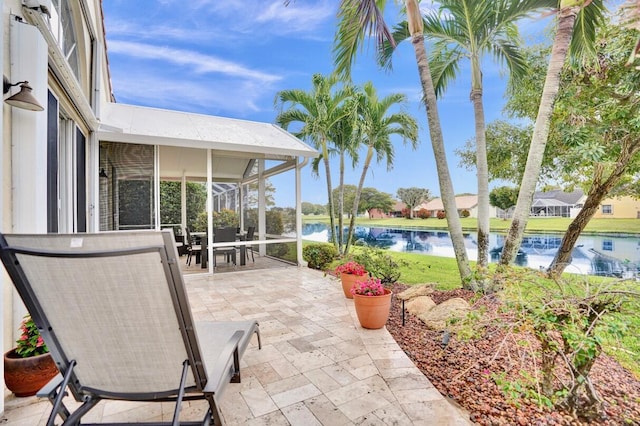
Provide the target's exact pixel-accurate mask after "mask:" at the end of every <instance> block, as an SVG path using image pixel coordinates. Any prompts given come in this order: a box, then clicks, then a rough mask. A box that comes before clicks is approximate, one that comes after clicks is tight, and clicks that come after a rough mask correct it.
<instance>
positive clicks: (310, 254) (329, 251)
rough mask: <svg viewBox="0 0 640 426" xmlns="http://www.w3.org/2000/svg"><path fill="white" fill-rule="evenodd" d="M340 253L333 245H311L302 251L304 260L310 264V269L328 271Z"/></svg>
mask: <svg viewBox="0 0 640 426" xmlns="http://www.w3.org/2000/svg"><path fill="white" fill-rule="evenodd" d="M337 256H338V252H337V250H336V248H335V247H334V246H332V245H331V244H322V243H317V244H309V245H308V246H305V247H304V248H303V249H302V258H303V259H304V260H306V261H307V262H308V263H309V268H312V269H320V270H324V269H326V267H327V265H328V264H330V263H331V262H333V260H334V259H335V258H336V257H337Z"/></svg>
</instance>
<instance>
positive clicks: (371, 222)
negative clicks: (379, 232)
mask: <svg viewBox="0 0 640 426" xmlns="http://www.w3.org/2000/svg"><path fill="white" fill-rule="evenodd" d="M302 220H303V221H304V222H308V223H312V222H328V221H329V217H328V216H309V215H307V216H302ZM572 220H573V219H571V218H568V217H545V218H541V217H532V218H530V219H529V221H528V222H527V228H526V232H531V233H533V232H565V231H566V230H567V228H568V226H569V224H570V223H571V221H572ZM460 222H461V224H462V229H464V230H465V231H474V230H475V229H476V227H477V220H476V219H475V218H461V219H460ZM356 224H357V225H358V226H376V225H377V226H383V227H388V228H394V227H398V228H424V229H447V220H446V219H442V220H441V219H435V218H429V219H405V218H389V219H368V218H365V217H358V218H357V220H356ZM510 225H511V221H510V220H502V219H495V218H493V219H491V230H492V231H495V232H506V231H508V230H509V226H510ZM583 233H612V234H616V233H624V234H640V220H638V219H591V220H590V221H589V223H588V224H587V227H586V228H585V230H584V231H583Z"/></svg>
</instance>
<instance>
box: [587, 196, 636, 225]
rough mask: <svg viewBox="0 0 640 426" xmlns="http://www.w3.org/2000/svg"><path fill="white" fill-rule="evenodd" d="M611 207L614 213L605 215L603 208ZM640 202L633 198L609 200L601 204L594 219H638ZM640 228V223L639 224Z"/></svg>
mask: <svg viewBox="0 0 640 426" xmlns="http://www.w3.org/2000/svg"><path fill="white" fill-rule="evenodd" d="M603 205H611V207H612V213H611V214H603V213H602V206H603ZM639 215H640V200H638V199H635V198H632V197H620V198H607V199H606V200H604V201H603V202H602V203H600V208H598V212H597V213H596V214H595V215H594V216H593V217H594V218H615V219H638V218H640V216H639ZM638 227H640V222H639V223H638Z"/></svg>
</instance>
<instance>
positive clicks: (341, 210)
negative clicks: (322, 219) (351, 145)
mask: <svg viewBox="0 0 640 426" xmlns="http://www.w3.org/2000/svg"><path fill="white" fill-rule="evenodd" d="M338 214H339V216H338V254H339V255H342V242H343V241H344V239H343V237H344V235H343V233H344V231H343V223H342V221H343V219H344V151H343V152H341V153H340V194H339V198H338Z"/></svg>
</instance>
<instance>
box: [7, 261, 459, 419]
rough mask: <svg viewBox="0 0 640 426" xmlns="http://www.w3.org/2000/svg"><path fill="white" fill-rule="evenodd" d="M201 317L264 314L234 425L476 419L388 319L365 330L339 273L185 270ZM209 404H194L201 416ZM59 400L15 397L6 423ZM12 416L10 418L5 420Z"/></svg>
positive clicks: (236, 387) (118, 406) (229, 403)
mask: <svg viewBox="0 0 640 426" xmlns="http://www.w3.org/2000/svg"><path fill="white" fill-rule="evenodd" d="M185 281H186V283H187V289H188V293H189V299H190V301H191V304H192V309H193V316H194V319H195V320H236V319H237V320H240V319H254V318H255V319H257V320H258V321H259V322H260V329H261V333H262V342H263V348H262V350H260V351H259V350H258V348H257V343H256V341H255V338H254V341H253V342H252V344H251V346H250V347H249V348H248V349H247V351H246V353H245V355H244V357H243V360H242V383H240V384H230V385H229V386H228V387H227V390H226V392H225V394H224V396H223V399H222V400H223V402H222V411H223V415H224V417H225V420H226V422H227V423H228V424H232V425H288V424H291V425H304V426H308V425H331V426H334V425H351V424H366V425H390V424H394V425H412V424H415V425H437V426H441V425H467V424H470V422H469V421H468V420H467V419H466V418H465V417H464V415H462V414H461V413H460V412H458V411H457V410H456V409H454V408H453V407H452V406H451V405H450V404H449V403H448V402H447V401H446V400H445V399H444V398H443V396H442V395H440V393H439V392H438V391H437V390H436V389H435V388H434V387H433V386H432V385H431V383H430V382H429V380H427V378H426V377H425V376H424V375H422V374H421V372H420V371H419V370H418V369H417V368H416V367H415V365H414V364H413V363H412V362H411V361H410V360H409V358H407V356H406V355H405V353H404V352H403V351H402V350H401V349H400V348H399V347H398V346H397V344H396V342H395V341H394V340H393V338H392V337H391V335H390V334H389V333H388V332H387V330H386V329H381V330H365V329H363V328H361V327H360V326H359V324H358V319H357V317H356V314H355V310H354V308H353V301H352V300H350V299H346V298H345V297H344V295H343V294H342V290H341V286H340V284H339V282H338V281H337V280H335V279H333V278H331V277H327V276H324V275H323V274H322V273H321V272H317V271H313V270H310V269H307V268H297V267H283V268H278V269H269V270H260V271H246V272H237V273H227V274H217V275H214V277H209V276H188V277H186V278H185ZM204 410H205V406H204V405H203V404H202V403H200V402H198V403H190V404H186V405H185V406H184V409H183V412H182V419H183V420H199V419H201V418H202V415H203V413H204ZM48 413H49V403H48V402H45V401H38V400H36V399H35V397H34V398H27V399H24V398H21V399H16V398H12V397H9V398H7V399H6V407H5V413H4V416H3V417H2V419H3V420H4V419H6V420H4V421H7V423H6V424H15V425H36V424H45V422H46V418H47V416H48ZM172 414H173V405H172V404H167V403H145V404H141V403H131V402H113V401H112V402H102V403H100V404H99V406H98V407H96V408H95V409H94V410H93V411H92V412H91V416H90V417H88V416H87V417H86V420H87V421H98V422H100V421H102V422H116V421H124V422H134V421H159V420H163V421H167V420H170V419H171V416H172ZM0 423H2V420H0Z"/></svg>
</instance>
